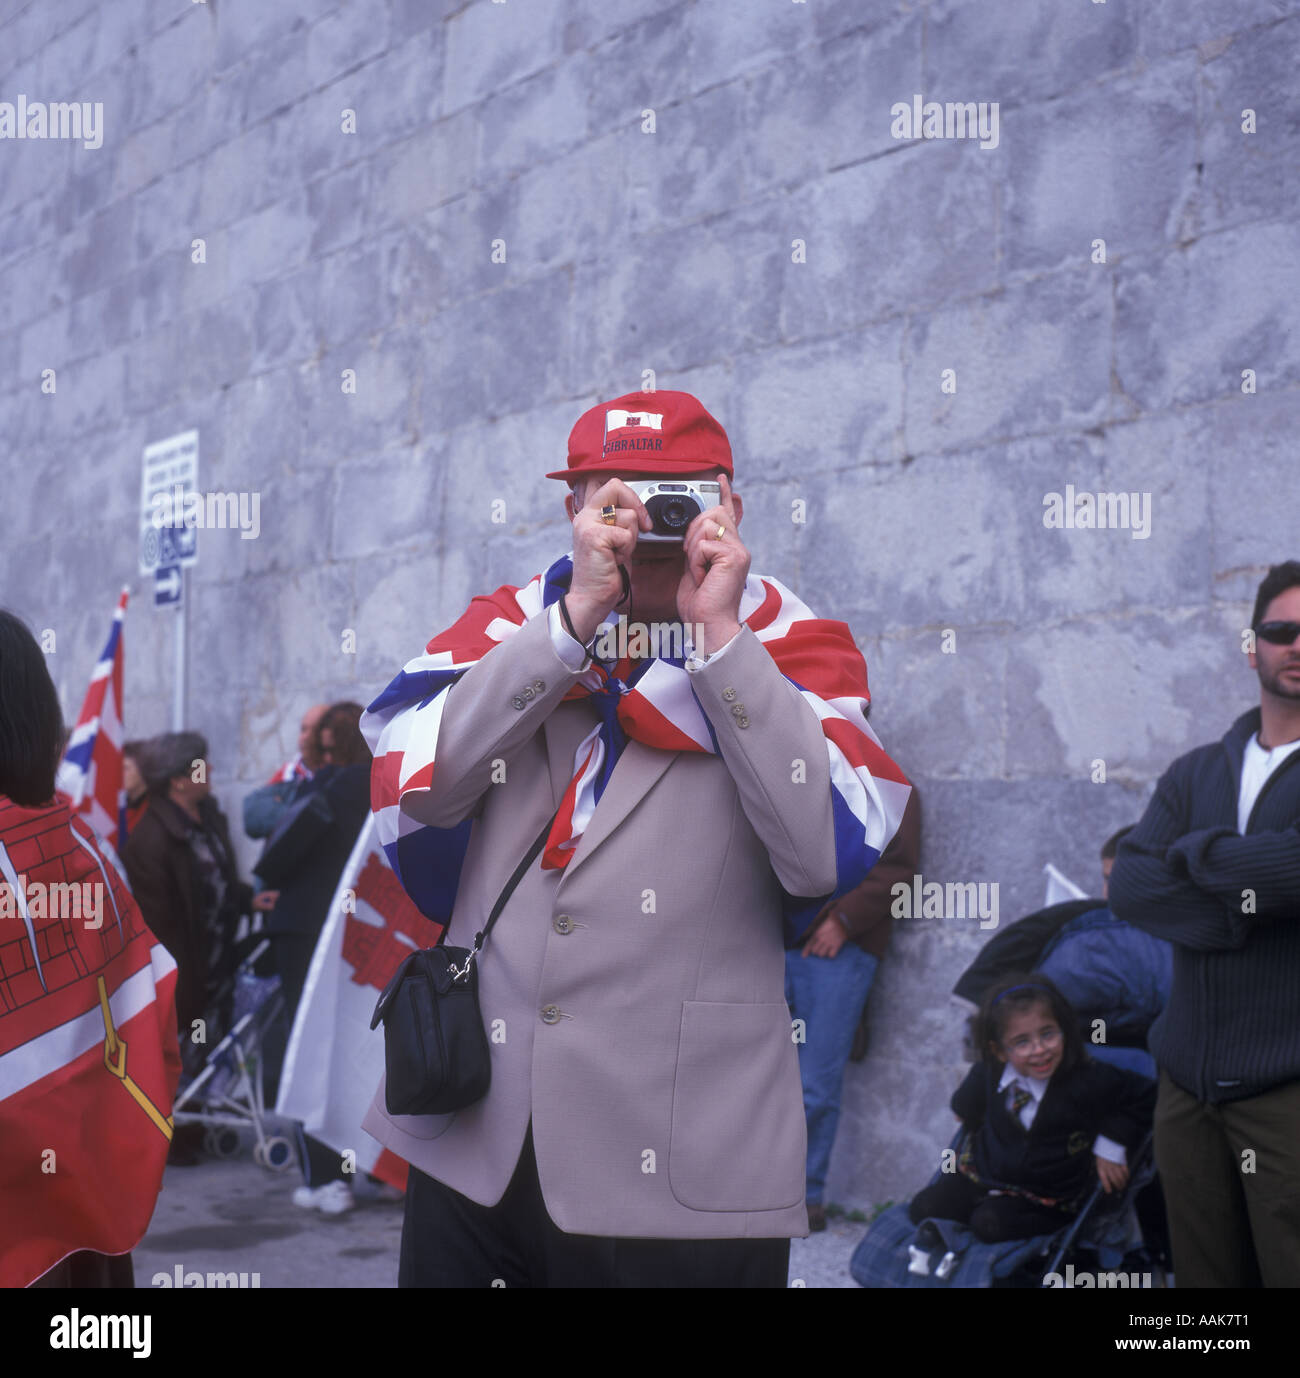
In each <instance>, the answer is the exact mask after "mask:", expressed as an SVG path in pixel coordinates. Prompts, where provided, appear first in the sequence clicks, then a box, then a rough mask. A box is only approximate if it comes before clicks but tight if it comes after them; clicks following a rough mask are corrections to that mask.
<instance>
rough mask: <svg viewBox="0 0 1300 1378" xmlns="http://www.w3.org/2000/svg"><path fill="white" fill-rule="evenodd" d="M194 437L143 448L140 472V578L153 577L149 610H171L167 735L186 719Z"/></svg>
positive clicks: (195, 546)
mask: <svg viewBox="0 0 1300 1378" xmlns="http://www.w3.org/2000/svg"><path fill="white" fill-rule="evenodd" d="M198 488H199V433H198V431H182V432H181V433H180V434H179V435H173V436H169V437H168V438H167V439H166V440H159V441H156V442H155V443H154V444H152V445H146V446H145V448H144V461H143V464H142V465H141V471H140V573H141V574H152V575H153V576H154V599H153V602H154V607H155V608H172V609H174V610H175V614H176V621H175V623H174V624H173V628H174V632H175V641H174V665H175V676H174V679H173V681H172V731H173V732H181V731H183V730H184V728H185V725H186V724H185V718H186V689H187V684H186V671H187V657H186V650H187V647H186V621H187V619H186V616H185V567H186V566H187V565H193V564H197V563H198V558H199V541H198V537H199V533H198V523H197V520H195V518H194V514H193V513H192V512H190V511H189V508H190V506H191V502H190V495H193V498H194V502H198V501H199V497H198Z"/></svg>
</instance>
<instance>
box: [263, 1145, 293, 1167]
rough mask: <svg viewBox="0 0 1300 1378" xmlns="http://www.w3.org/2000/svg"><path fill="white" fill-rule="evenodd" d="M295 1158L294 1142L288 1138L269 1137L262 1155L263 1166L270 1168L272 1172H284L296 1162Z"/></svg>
mask: <svg viewBox="0 0 1300 1378" xmlns="http://www.w3.org/2000/svg"><path fill="white" fill-rule="evenodd" d="M294 1158H295V1154H294V1151H293V1144H291V1143H290V1142H289V1140H288V1139H282V1138H274V1139H268V1140H267V1141H266V1149H265V1151H264V1153H263V1155H262V1166H263V1167H268V1168H270V1169H271V1171H272V1172H283V1171H284V1169H285V1168H287V1167H289V1166H290V1165H291V1164H292V1163H293V1162H294Z"/></svg>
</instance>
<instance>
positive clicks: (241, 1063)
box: [172, 937, 296, 1172]
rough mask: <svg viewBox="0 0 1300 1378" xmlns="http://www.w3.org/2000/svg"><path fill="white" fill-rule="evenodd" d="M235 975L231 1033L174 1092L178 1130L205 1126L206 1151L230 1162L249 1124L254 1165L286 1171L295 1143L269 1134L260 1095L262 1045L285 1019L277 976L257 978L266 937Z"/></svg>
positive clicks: (237, 1150)
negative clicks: (270, 1030) (271, 1030)
mask: <svg viewBox="0 0 1300 1378" xmlns="http://www.w3.org/2000/svg"><path fill="white" fill-rule="evenodd" d="M252 941H253V942H254V943H255V944H256V945H255V946H254V947H253V948H252V950H251V951H250V952H248V953H247V955H246V956H244V957H243V960H242V961H241V962H240V964H239V968H238V970H237V971H236V973H235V981H234V1002H233V1012H232V1016H231V1021H232V1022H231V1028H230V1032H229V1033H227V1034H226V1036H225V1037H224V1038H223V1039H221V1041H220V1042H219V1043H218V1044H217V1045H216V1047H214V1048H213V1049H212V1051H211V1052H210V1053H209V1054H208V1056H207V1059H206V1061H205V1063H204V1066H203V1069H202V1071H200V1072H199V1074H198V1076H196V1077H195V1078H194V1079H193V1080H192V1081H190V1082H189V1083H188V1084H186V1085H183V1086H181V1087H180V1088H179V1089H178V1091H177V1093H176V1102H175V1106H174V1109H173V1112H172V1117H173V1119H174V1121H175V1123H176V1124H177V1125H178V1126H179V1125H186V1124H201V1125H202V1126H203V1127H204V1130H205V1133H204V1136H203V1146H204V1149H205V1150H206V1151H207V1152H208V1153H210V1154H212V1156H213V1157H215V1158H232V1157H234V1156H235V1155H236V1154H237V1153H238V1152H239V1150H240V1147H241V1144H242V1138H241V1135H240V1130H241V1129H244V1128H246V1127H247V1126H249V1125H251V1126H252V1128H253V1135H254V1139H255V1142H254V1144H253V1161H254V1162H255V1163H257V1164H259V1165H260V1166H261V1167H264V1168H269V1169H270V1170H271V1171H273V1172H282V1171H284V1170H285V1169H286V1168H288V1167H289V1166H291V1165H292V1164H293V1163H294V1162H295V1161H296V1157H295V1153H294V1147H293V1143H292V1141H291V1140H289V1139H287V1138H285V1137H284V1136H283V1135H278V1134H270V1135H268V1134H267V1132H266V1126H265V1123H264V1121H265V1119H266V1104H265V1101H264V1098H263V1095H262V1056H261V1053H262V1043H263V1040H264V1038H265V1036H266V1032H267V1030H268V1029H269V1028H270V1026H271V1024H272V1023H273V1022H274V1021H275V1020H276V1019H279V1018H282V1017H283V1013H284V1000H283V998H282V997H281V995H280V978H279V977H278V976H258V975H256V973H255V971H254V966H255V964H256V962H257V960H258V959H259V958H260V957H261V956H262V954H263V953H264V952H265V951H266V950H267V948H268V947H269V944H268V942H267V941H266V939H264V938H260V937H255V938H254V939H253V940H252Z"/></svg>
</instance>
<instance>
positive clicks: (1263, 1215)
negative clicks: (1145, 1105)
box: [1155, 1071, 1300, 1288]
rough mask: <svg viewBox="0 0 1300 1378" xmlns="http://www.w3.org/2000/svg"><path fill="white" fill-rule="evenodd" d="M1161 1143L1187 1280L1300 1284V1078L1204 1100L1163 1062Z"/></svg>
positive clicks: (1163, 1176) (1177, 1253)
mask: <svg viewBox="0 0 1300 1378" xmlns="http://www.w3.org/2000/svg"><path fill="white" fill-rule="evenodd" d="M1155 1149H1156V1166H1157V1167H1158V1168H1159V1169H1160V1182H1161V1186H1162V1187H1163V1189H1164V1195H1165V1205H1166V1207H1167V1209H1168V1213H1169V1236H1170V1242H1171V1245H1172V1248H1173V1256H1174V1277H1175V1282H1176V1284H1177V1286H1178V1287H1180V1288H1181V1287H1300V1081H1292V1082H1287V1083H1286V1084H1285V1085H1282V1086H1278V1087H1275V1088H1274V1089H1273V1090H1271V1091H1266V1092H1264V1093H1263V1094H1262V1095H1258V1096H1251V1097H1249V1098H1247V1099H1245V1100H1238V1101H1229V1102H1226V1103H1225V1104H1222V1105H1204V1104H1202V1103H1201V1102H1200V1101H1198V1100H1197V1099H1196V1097H1195V1096H1193V1095H1190V1094H1189V1093H1188V1092H1186V1091H1184V1090H1183V1089H1182V1087H1181V1086H1178V1085H1177V1084H1176V1083H1175V1082H1173V1081H1171V1080H1170V1078H1169V1075H1168V1073H1166V1072H1164V1071H1162V1072H1161V1073H1160V1093H1159V1096H1158V1098H1157V1100H1156V1119H1155Z"/></svg>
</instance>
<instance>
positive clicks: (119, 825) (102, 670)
mask: <svg viewBox="0 0 1300 1378" xmlns="http://www.w3.org/2000/svg"><path fill="white" fill-rule="evenodd" d="M126 600H127V590H126V589H123V590H122V594H121V597H120V598H119V599H118V600H117V611H116V612H115V613H114V614H113V625H112V627H111V629H110V630H109V633H108V641H107V643H106V644H105V646H104V651H103V654H102V655H101V656H100V657H99V660H98V661H97V662H96V664H95V669H94V671H93V672H92V674H91V676H90V687H89V688H88V689H87V690H86V697H85V700H84V702H83V703H82V705H81V713H80V716H79V717H78V718H77V725H76V727H74V728H73V729H72V736H71V737H70V738H69V739H68V745H67V749H66V750H65V751H64V753H63V762H62V764H61V765H60V766H59V777H58V787H59V789H60V791H62V793H64V794H65V795H67V797H68V804H69V807H70V808H71V809H72V812H73V813H76V814H80V815H81V816H82V817H83V818H84V819H85V820H86V822H87V823H89V824H90V826H91V829H92V830H93V831H94V832H95V833H96V834H97V835H98V836H99V837H101V838H103V839H105V840H106V841H108V842H109V843H111V844H112V845H113V846H114V847H115V848H116V849H117V850H118V851H120V850H121V849H122V847H123V846H125V844H126V798H125V795H124V793H123V790H122V619H123V618H124V617H125V615H126Z"/></svg>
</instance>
